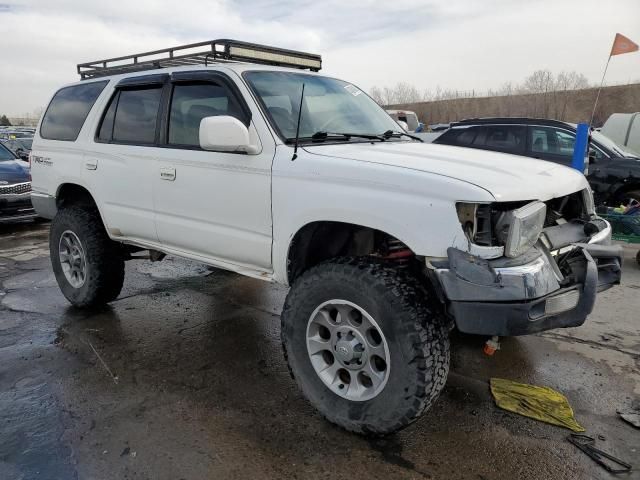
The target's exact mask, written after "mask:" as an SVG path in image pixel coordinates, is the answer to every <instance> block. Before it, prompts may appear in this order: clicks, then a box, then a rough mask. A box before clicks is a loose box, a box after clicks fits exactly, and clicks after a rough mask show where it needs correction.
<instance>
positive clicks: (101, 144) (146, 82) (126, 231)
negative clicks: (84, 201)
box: [83, 74, 169, 244]
mask: <svg viewBox="0 0 640 480" xmlns="http://www.w3.org/2000/svg"><path fill="white" fill-rule="evenodd" d="M168 78H169V76H168V75H167V74H156V75H147V76H138V77H131V78H128V79H125V80H123V81H121V82H120V83H119V84H118V85H117V87H116V89H115V91H114V93H113V95H112V96H111V98H110V99H109V101H108V103H107V105H106V107H105V109H104V113H103V115H102V117H101V119H100V121H99V123H98V126H97V129H96V132H95V139H94V144H93V148H92V149H91V150H87V153H86V157H85V159H84V170H83V171H84V174H83V175H84V178H85V181H86V183H87V184H88V185H89V187H90V190H91V191H92V192H94V194H95V196H96V199H97V201H98V203H99V206H100V210H101V212H102V215H103V217H104V220H105V224H106V226H107V228H108V229H109V233H110V234H111V235H112V236H115V237H126V238H129V239H134V240H139V241H141V242H142V243H145V244H149V243H151V244H154V243H155V244H157V243H158V236H157V233H156V225H155V211H154V205H153V179H154V176H155V174H156V172H157V160H156V155H157V152H158V150H159V148H158V131H159V128H160V125H159V118H160V115H159V112H160V105H161V99H162V95H163V87H164V84H165V83H166V82H168Z"/></svg>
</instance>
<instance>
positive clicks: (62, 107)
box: [40, 81, 109, 141]
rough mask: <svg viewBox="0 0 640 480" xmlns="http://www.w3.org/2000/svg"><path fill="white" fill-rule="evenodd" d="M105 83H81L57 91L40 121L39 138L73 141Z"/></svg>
mask: <svg viewBox="0 0 640 480" xmlns="http://www.w3.org/2000/svg"><path fill="white" fill-rule="evenodd" d="M107 83H109V82H106V81H103V82H90V83H82V84H80V85H74V86H72V87H66V88H63V89H61V90H58V92H57V93H56V94H55V95H54V96H53V99H52V100H51V103H50V104H49V107H48V108H47V111H46V113H45V114H44V118H43V119H42V125H41V126H40V136H41V137H42V138H46V139H48V140H64V141H75V140H76V139H77V138H78V135H79V134H80V129H81V128H82V125H83V124H84V121H85V120H86V119H87V115H89V111H90V110H91V108H92V107H93V104H94V103H95V102H96V100H97V98H98V96H99V95H100V93H102V90H104V87H105V86H106V85H107Z"/></svg>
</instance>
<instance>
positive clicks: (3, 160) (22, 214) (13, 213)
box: [0, 143, 37, 223]
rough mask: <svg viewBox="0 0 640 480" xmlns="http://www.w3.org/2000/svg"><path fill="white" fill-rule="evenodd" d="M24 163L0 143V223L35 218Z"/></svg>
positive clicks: (27, 171)
mask: <svg viewBox="0 0 640 480" xmlns="http://www.w3.org/2000/svg"><path fill="white" fill-rule="evenodd" d="M36 216H37V215H36V213H35V210H34V209H33V206H32V205H31V175H30V174H29V167H28V165H27V164H25V162H23V161H22V160H19V159H18V158H17V157H16V155H15V154H14V153H13V152H12V151H11V150H9V149H8V148H7V147H5V146H4V145H3V144H2V143H0V223H5V222H13V221H18V220H26V219H30V218H36Z"/></svg>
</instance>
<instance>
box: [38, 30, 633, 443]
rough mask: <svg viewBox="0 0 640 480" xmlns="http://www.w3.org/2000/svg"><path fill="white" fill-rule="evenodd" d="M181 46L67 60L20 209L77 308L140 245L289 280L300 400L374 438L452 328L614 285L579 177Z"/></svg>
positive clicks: (401, 416)
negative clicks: (438, 139) (73, 64)
mask: <svg viewBox="0 0 640 480" xmlns="http://www.w3.org/2000/svg"><path fill="white" fill-rule="evenodd" d="M187 47H189V48H191V50H192V51H193V49H194V45H189V46H187ZM195 47H196V48H197V47H201V48H202V51H203V52H204V53H201V54H199V55H196V54H191V56H186V54H184V55H183V54H182V51H181V50H180V48H174V49H167V50H164V51H160V52H153V53H154V58H153V59H152V60H150V61H146V60H145V54H138V55H135V56H131V57H121V58H119V59H116V60H117V61H115V62H112V61H111V60H101V61H99V62H92V63H89V64H82V65H79V72H80V73H81V75H82V76H83V78H84V80H82V81H80V82H78V83H75V84H72V85H69V86H66V87H63V88H61V89H60V90H58V92H56V93H55V95H54V96H53V98H52V100H51V102H50V103H49V106H48V108H47V110H46V113H45V114H44V116H43V118H42V120H41V123H40V125H39V126H38V130H37V132H36V136H35V140H34V144H33V151H32V155H31V161H32V176H33V190H34V193H33V204H34V206H35V208H36V210H37V211H38V214H39V215H42V216H45V217H48V218H52V219H53V222H52V225H51V237H50V247H51V263H52V266H53V271H54V272H55V276H56V278H57V281H58V284H59V285H60V289H61V290H62V293H63V294H64V295H65V297H66V298H67V299H68V300H69V301H70V302H71V303H72V304H74V305H76V306H79V307H94V306H96V305H101V304H104V303H106V302H110V301H113V300H115V299H116V298H117V297H118V294H119V292H120V290H121V287H122V284H123V278H124V271H125V270H124V263H125V261H127V260H128V259H130V258H131V253H132V252H136V251H140V250H149V252H150V258H151V259H154V260H158V259H161V258H162V257H163V254H166V253H169V254H173V255H179V256H182V257H186V258H190V259H193V260H197V261H199V262H202V263H206V264H209V265H213V266H216V267H219V268H223V269H227V270H231V271H234V272H238V273H240V274H243V275H248V276H251V277H255V278H258V279H261V280H265V281H270V282H279V283H282V284H285V285H289V286H290V287H291V289H290V291H289V294H288V296H287V298H286V302H285V305H284V309H283V312H282V341H283V345H284V351H285V355H286V357H287V360H288V363H289V366H290V370H291V373H292V375H293V377H294V378H295V379H296V381H297V382H298V385H299V386H300V388H301V390H302V392H303V393H304V394H305V395H306V397H307V398H308V399H309V401H310V402H311V403H312V404H313V405H314V406H315V407H316V408H317V409H318V410H319V411H320V412H321V413H322V414H323V415H324V416H325V417H326V418H327V419H329V420H330V421H332V422H334V423H336V424H338V425H340V426H342V427H344V428H346V429H348V430H351V431H354V432H359V433H375V434H385V433H389V432H393V431H396V430H398V429H400V428H402V427H405V426H406V425H408V424H409V423H411V422H413V421H414V420H416V419H417V418H418V417H419V415H420V414H421V413H422V412H424V411H425V410H426V409H427V408H429V407H430V406H431V405H432V403H433V402H434V401H435V399H436V397H437V396H438V394H439V393H440V391H441V390H442V388H443V386H444V384H445V381H446V379H447V374H448V369H449V332H450V330H451V329H452V328H453V327H454V326H455V327H457V328H458V329H459V330H461V331H462V332H467V333H474V334H480V335H490V336H493V335H523V334H528V333H534V332H539V331H542V330H547V329H551V328H559V327H569V326H578V325H581V324H582V323H583V322H584V321H585V319H586V317H587V315H588V314H589V313H590V312H591V310H592V308H593V304H594V301H595V298H596V294H597V292H598V291H599V290H602V289H605V288H607V287H609V286H611V285H613V284H616V283H618V282H619V280H620V254H621V253H620V249H619V248H618V247H613V246H609V245H608V244H609V241H610V235H611V230H610V226H609V225H608V224H607V223H606V222H605V221H604V220H602V219H599V218H598V217H597V216H596V215H595V213H594V207H593V201H592V195H591V191H590V190H589V186H588V184H587V182H586V180H585V178H584V176H583V175H582V174H580V173H578V172H576V171H573V170H570V169H569V168H566V167H563V166H559V165H556V164H552V163H546V162H543V161H539V160H528V159H523V158H521V157H518V158H515V157H512V156H509V155H506V154H500V153H493V152H487V151H479V150H471V149H465V148H456V147H450V146H442V145H431V144H425V143H422V142H421V141H419V140H415V139H412V138H409V137H408V136H407V135H406V134H405V133H404V132H400V131H399V128H398V125H397V124H396V122H395V121H394V120H393V119H392V118H391V117H389V115H388V114H387V113H386V112H385V111H384V110H383V109H382V108H380V107H379V106H378V105H377V104H376V103H375V102H374V101H373V100H372V99H371V98H369V97H368V96H367V94H366V93H364V92H363V91H362V90H360V89H359V88H358V87H356V86H354V85H352V84H350V83H348V82H345V81H342V80H337V79H334V78H330V77H325V76H322V75H320V74H318V73H316V72H314V71H313V70H319V69H320V66H321V63H320V57H319V56H314V55H309V54H304V53H300V52H293V51H288V50H279V49H274V48H271V47H262V46H259V45H252V44H245V43H241V42H234V41H214V42H205V43H203V44H198V45H195ZM212 51H214V52H216V53H215V54H211V53H210V52H212ZM163 52H164V54H165V57H162V58H159V57H161V54H162V53H163ZM207 52H209V53H207ZM185 59H189V60H190V61H186V60H185ZM247 61H252V62H253V63H247ZM179 62H182V64H186V66H175V65H176V64H180V63H179ZM189 63H191V64H189ZM203 64H206V65H203ZM282 65H285V66H282ZM158 67H162V68H158ZM306 70H311V71H306Z"/></svg>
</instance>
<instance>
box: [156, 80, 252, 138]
mask: <svg viewBox="0 0 640 480" xmlns="http://www.w3.org/2000/svg"><path fill="white" fill-rule="evenodd" d="M218 115H230V116H232V117H235V118H238V119H239V120H241V121H244V115H243V114H242V111H241V109H240V106H239V105H238V103H237V102H236V100H235V98H234V97H233V96H232V95H230V94H229V91H228V90H227V89H226V88H225V87H223V86H221V85H218V84H215V83H210V82H207V83H204V82H203V83H190V84H178V85H176V86H175V87H174V88H173V96H172V99H171V109H170V113H169V135H168V143H169V144H171V145H184V146H191V147H199V146H200V135H199V134H200V121H201V120H202V119H203V118H205V117H215V116H218Z"/></svg>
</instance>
